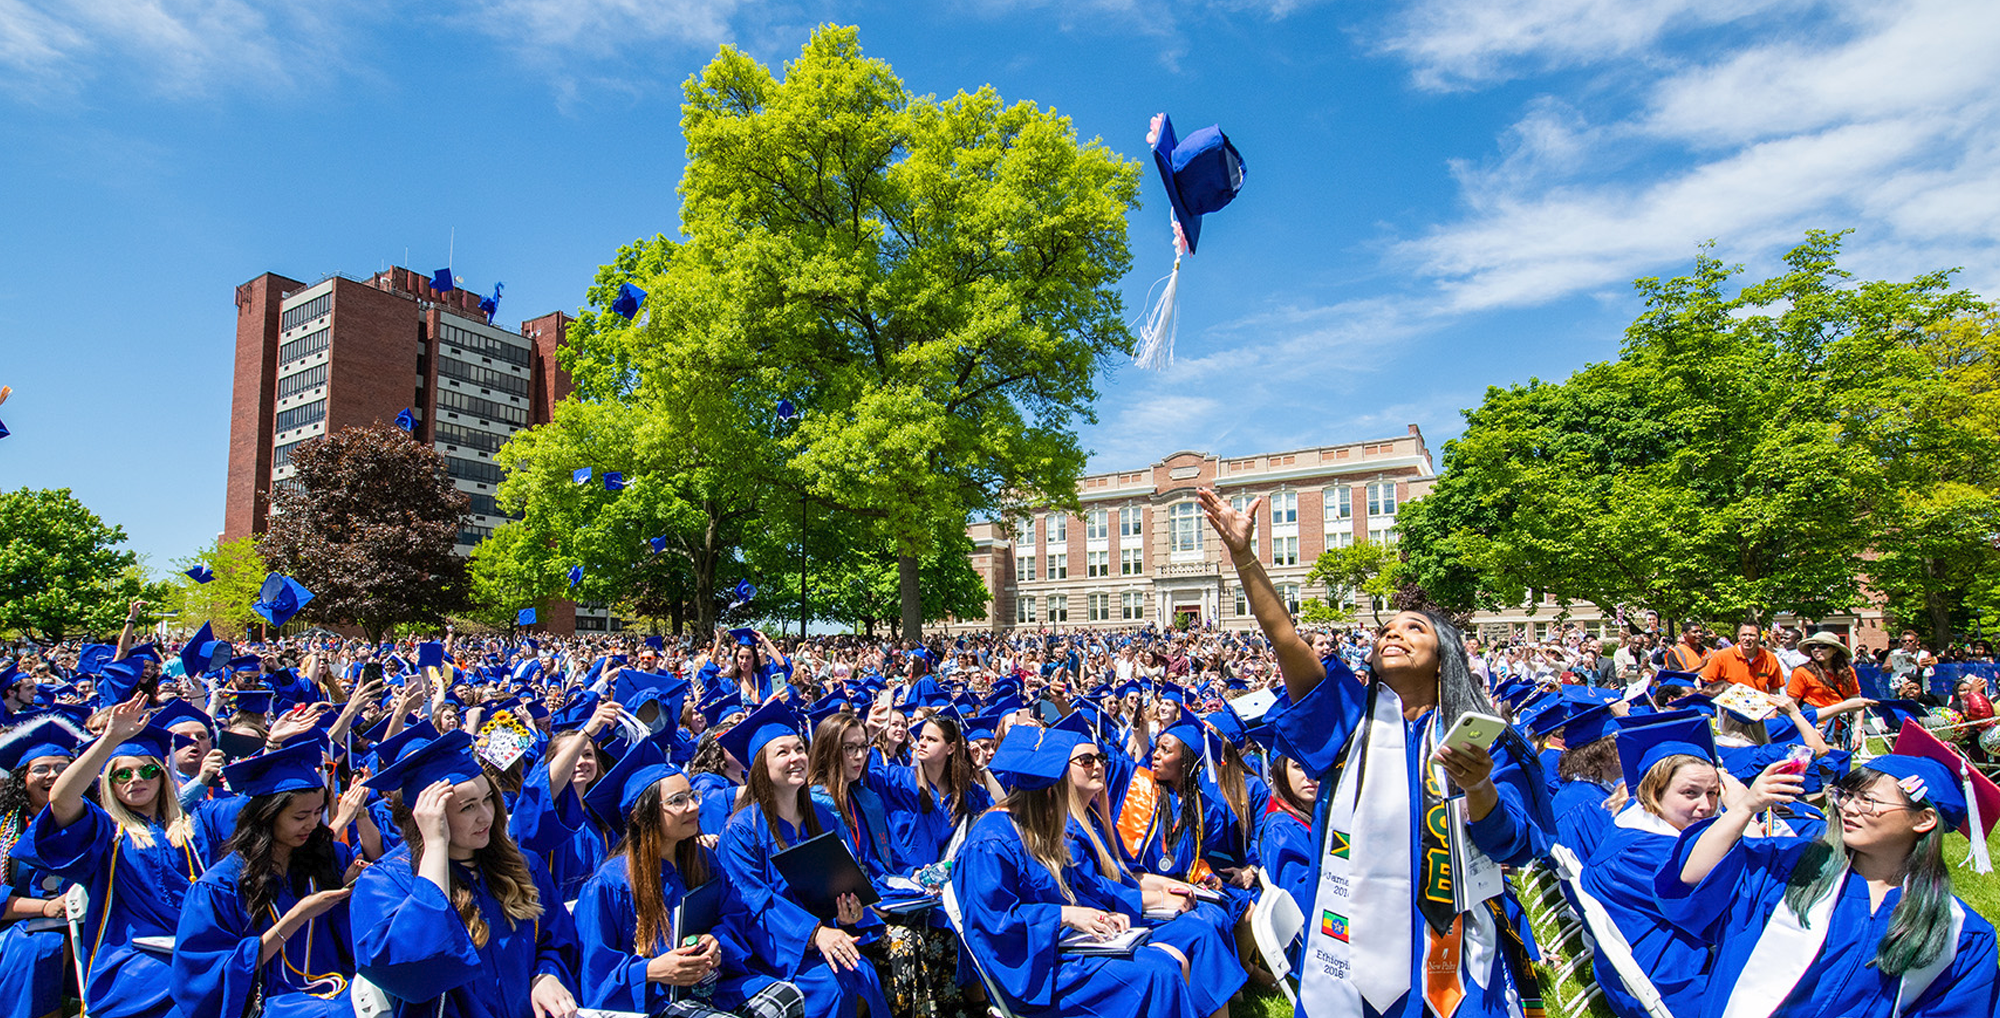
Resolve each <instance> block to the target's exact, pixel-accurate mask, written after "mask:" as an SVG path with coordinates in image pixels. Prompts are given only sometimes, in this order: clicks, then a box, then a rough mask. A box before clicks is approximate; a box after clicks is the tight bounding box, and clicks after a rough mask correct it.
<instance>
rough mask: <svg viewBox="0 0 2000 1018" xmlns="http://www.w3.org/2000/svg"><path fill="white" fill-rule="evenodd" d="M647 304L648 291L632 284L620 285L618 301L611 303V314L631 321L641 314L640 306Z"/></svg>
mask: <svg viewBox="0 0 2000 1018" xmlns="http://www.w3.org/2000/svg"><path fill="white" fill-rule="evenodd" d="M644 303H646V291H644V290H641V289H639V288H638V287H636V286H633V285H632V284H630V283H620V284H618V299H617V300H614V301H612V302H611V313H612V314H614V315H621V316H623V317H624V319H625V320H626V321H628V322H629V321H631V320H632V319H633V318H634V317H635V316H637V315H638V314H639V305H641V304H644Z"/></svg>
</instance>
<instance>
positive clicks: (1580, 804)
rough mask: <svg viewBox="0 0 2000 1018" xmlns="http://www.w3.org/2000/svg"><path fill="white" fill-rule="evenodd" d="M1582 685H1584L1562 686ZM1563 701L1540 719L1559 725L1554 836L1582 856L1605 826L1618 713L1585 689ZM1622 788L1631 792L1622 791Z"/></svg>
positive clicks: (1616, 776)
mask: <svg viewBox="0 0 2000 1018" xmlns="http://www.w3.org/2000/svg"><path fill="white" fill-rule="evenodd" d="M1564 689H1565V692H1567V691H1568V690H1571V689H1575V690H1587V689H1588V687H1584V686H1568V687H1564ZM1566 699H1568V700H1569V701H1570V702H1569V703H1568V704H1566V705H1565V706H1564V707H1562V708H1559V709H1555V710H1551V711H1548V712H1546V713H1544V714H1543V715H1542V718H1541V720H1546V719H1553V720H1554V722H1555V723H1556V725H1557V726H1558V727H1560V728H1561V730H1562V740H1563V751H1562V756H1560V757H1558V758H1557V760H1556V776H1557V778H1558V781H1557V784H1556V794H1555V799H1554V808H1555V815H1556V829H1555V831H1554V836H1555V841H1556V843H1557V844H1560V845H1567V846H1569V850H1570V851H1572V852H1574V853H1576V857H1577V858H1578V859H1588V858H1590V857H1591V855H1592V853H1594V852H1595V851H1596V849H1597V844H1598V842H1600V841H1602V840H1603V839H1604V836H1605V835H1606V834H1608V833H1610V830H1611V813H1612V811H1611V809H1610V808H1609V807H1608V806H1606V801H1607V800H1610V799H1611V797H1612V796H1613V795H1614V794H1616V793H1617V791H1618V782H1619V781H1620V780H1622V774H1623V772H1622V771H1621V770H1620V769H1619V764H1618V759H1619V750H1618V747H1619V742H1618V740H1617V739H1616V738H1615V736H1616V735H1617V734H1618V718H1616V717H1615V716H1614V708H1613V706H1612V704H1611V703H1609V702H1604V701H1602V700H1601V699H1599V698H1594V697H1591V696H1589V695H1588V693H1585V694H1583V695H1582V696H1580V697H1579V696H1569V697H1566ZM1627 794H1628V795H1629V794H1631V793H1630V791H1629V790H1628V791H1627Z"/></svg>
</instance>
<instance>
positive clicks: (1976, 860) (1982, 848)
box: [1959, 761, 1993, 873]
mask: <svg viewBox="0 0 2000 1018" xmlns="http://www.w3.org/2000/svg"><path fill="white" fill-rule="evenodd" d="M1959 766H1961V767H1964V768H1965V808H1966V819H1968V820H1970V821H1972V824H1971V828H1970V831H1969V833H1970V834H1971V835H1972V837H1971V839H1970V840H1971V841H1972V856H1971V859H1972V872H1974V873H1991V872H1993V859H1992V858H1991V857H1990V856H1989V855H1988V854H1987V851H1986V824H1985V823H1983V822H1981V819H1980V816H1979V794H1978V790H1977V789H1975V788H1973V787H1972V765H1971V764H1969V763H1965V762H1964V761H1960V763H1959Z"/></svg>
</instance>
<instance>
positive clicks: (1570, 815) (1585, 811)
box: [1555, 781, 1613, 859]
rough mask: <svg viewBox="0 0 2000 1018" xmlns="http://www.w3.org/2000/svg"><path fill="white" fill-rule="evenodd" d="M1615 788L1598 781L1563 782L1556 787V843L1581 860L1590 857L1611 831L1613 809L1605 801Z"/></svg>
mask: <svg viewBox="0 0 2000 1018" xmlns="http://www.w3.org/2000/svg"><path fill="white" fill-rule="evenodd" d="M1612 791H1613V790H1612V789H1609V788H1606V787H1604V786H1603V785H1600V784H1598V783H1597V782H1595V781H1565V782H1563V783H1562V784H1561V785H1560V786H1559V787H1558V788H1557V789H1556V798H1555V814H1556V829H1555V840H1556V843H1557V844H1559V845H1562V846H1564V847H1565V848H1568V849H1569V850H1570V851H1572V852H1575V853H1576V857H1577V858H1578V859H1589V858H1590V857H1591V855H1592V854H1594V853H1595V852H1596V851H1597V845H1598V843H1599V842H1601V841H1603V840H1604V837H1605V835H1607V834H1609V833H1611V811H1610V810H1608V809H1605V808H1604V800H1605V799H1607V798H1610V796H1611V792H1612Z"/></svg>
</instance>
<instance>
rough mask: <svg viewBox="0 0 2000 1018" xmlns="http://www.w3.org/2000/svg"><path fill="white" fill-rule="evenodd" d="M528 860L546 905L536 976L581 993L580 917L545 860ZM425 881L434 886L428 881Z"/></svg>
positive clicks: (537, 943) (540, 921) (539, 923)
mask: <svg viewBox="0 0 2000 1018" xmlns="http://www.w3.org/2000/svg"><path fill="white" fill-rule="evenodd" d="M526 858H527V863H528V870H529V872H531V873H533V874H534V877H535V888H536V893H537V894H538V895H539V896H540V898H541V902H542V915H541V918H540V919H538V920H536V925H535V930H536V941H535V975H537V976H540V975H552V976H555V977H556V978H557V979H560V980H562V984H563V986H565V987H567V988H568V989H569V990H570V992H571V993H577V992H578V987H577V982H576V973H577V970H578V968H579V966H580V962H579V959H578V957H577V953H578V945H577V939H576V918H575V917H574V916H571V915H570V914H569V908H568V906H566V905H565V904H564V903H563V897H562V895H561V894H560V893H558V892H557V891H556V882H555V879H554V878H553V877H551V876H549V871H548V869H547V868H545V867H544V866H543V865H542V861H541V860H540V859H537V858H535V857H534V856H532V855H531V856H527V857H526ZM424 882H425V883H430V881H428V880H427V881H424Z"/></svg>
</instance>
